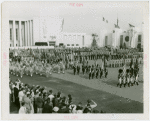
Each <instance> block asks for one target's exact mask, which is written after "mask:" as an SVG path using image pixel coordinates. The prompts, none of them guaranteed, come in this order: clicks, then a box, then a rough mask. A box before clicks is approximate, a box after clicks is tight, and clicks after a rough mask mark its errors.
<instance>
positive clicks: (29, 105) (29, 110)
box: [22, 92, 32, 114]
mask: <svg viewBox="0 0 150 121" xmlns="http://www.w3.org/2000/svg"><path fill="white" fill-rule="evenodd" d="M29 97H30V92H27V96H26V97H25V98H24V100H22V101H24V102H25V107H26V109H27V113H28V114H30V113H31V110H32V105H31V100H30V98H29Z"/></svg>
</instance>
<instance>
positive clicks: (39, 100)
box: [36, 93, 44, 113]
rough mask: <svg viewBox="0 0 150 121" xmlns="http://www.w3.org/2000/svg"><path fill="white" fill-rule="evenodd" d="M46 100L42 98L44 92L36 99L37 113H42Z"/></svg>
mask: <svg viewBox="0 0 150 121" xmlns="http://www.w3.org/2000/svg"><path fill="white" fill-rule="evenodd" d="M43 103H44V100H43V98H42V94H41V93H40V94H39V97H37V99H36V105H37V113H42V108H43Z"/></svg>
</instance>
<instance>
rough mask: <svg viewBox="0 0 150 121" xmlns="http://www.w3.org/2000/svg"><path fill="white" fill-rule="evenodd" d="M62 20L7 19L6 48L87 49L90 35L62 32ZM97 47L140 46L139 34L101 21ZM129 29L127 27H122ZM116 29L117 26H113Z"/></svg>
mask: <svg viewBox="0 0 150 121" xmlns="http://www.w3.org/2000/svg"><path fill="white" fill-rule="evenodd" d="M63 22H64V19H63V18H59V17H48V16H46V17H40V18H38V17H35V18H33V19H31V20H24V19H10V20H9V30H10V47H24V46H28V47H32V46H35V43H36V42H46V43H48V46H55V45H57V46H62V45H65V46H66V47H90V46H91V43H92V36H91V35H89V34H86V33H69V32H63V26H64V25H63ZM100 24H101V28H100V31H99V33H96V34H98V39H97V44H98V46H100V47H104V46H113V47H121V46H124V45H126V46H127V47H132V48H137V47H143V33H142V32H140V31H138V29H137V28H135V27H129V29H128V30H122V29H120V28H119V27H115V26H114V24H112V23H109V24H106V23H104V22H101V23H100ZM126 25H127V26H129V25H128V24H126ZM117 26H118V23H117Z"/></svg>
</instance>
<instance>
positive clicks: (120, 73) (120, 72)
mask: <svg viewBox="0 0 150 121" xmlns="http://www.w3.org/2000/svg"><path fill="white" fill-rule="evenodd" d="M122 71H123V70H122V69H119V74H118V81H119V82H118V84H117V87H118V86H119V85H120V88H121V86H122Z"/></svg>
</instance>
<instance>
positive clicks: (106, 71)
mask: <svg viewBox="0 0 150 121" xmlns="http://www.w3.org/2000/svg"><path fill="white" fill-rule="evenodd" d="M107 75H108V70H107V69H105V78H107Z"/></svg>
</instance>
